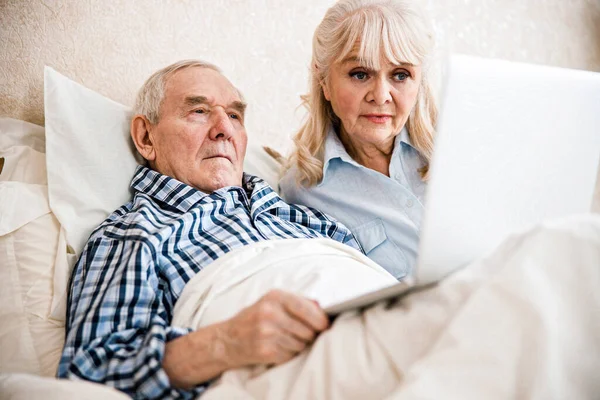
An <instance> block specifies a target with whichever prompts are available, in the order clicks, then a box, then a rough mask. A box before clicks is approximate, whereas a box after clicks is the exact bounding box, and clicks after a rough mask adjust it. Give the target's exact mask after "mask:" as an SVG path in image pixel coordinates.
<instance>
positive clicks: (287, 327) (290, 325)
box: [278, 309, 316, 343]
mask: <svg viewBox="0 0 600 400" xmlns="http://www.w3.org/2000/svg"><path fill="white" fill-rule="evenodd" d="M278 324H279V327H280V329H282V330H283V331H285V332H287V333H288V334H291V335H293V336H294V337H295V338H297V339H298V340H301V341H303V342H304V343H310V342H312V341H313V340H314V339H315V336H316V332H315V330H314V329H313V328H312V327H311V326H307V325H306V324H305V323H304V322H302V321H299V320H297V319H296V318H295V317H294V316H292V315H291V314H289V313H288V312H287V310H285V309H282V310H281V317H280V319H279V322H278Z"/></svg>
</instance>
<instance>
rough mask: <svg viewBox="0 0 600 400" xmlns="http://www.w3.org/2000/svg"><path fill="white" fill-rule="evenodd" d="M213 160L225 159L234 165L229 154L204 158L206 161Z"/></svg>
mask: <svg viewBox="0 0 600 400" xmlns="http://www.w3.org/2000/svg"><path fill="white" fill-rule="evenodd" d="M212 158H224V159H226V160H228V161H229V162H230V163H233V162H232V161H231V157H230V156H228V155H227V154H214V155H212V156H210V157H206V158H204V159H205V160H210V159H212Z"/></svg>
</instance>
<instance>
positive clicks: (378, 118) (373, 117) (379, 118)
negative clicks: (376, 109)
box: [363, 114, 392, 124]
mask: <svg viewBox="0 0 600 400" xmlns="http://www.w3.org/2000/svg"><path fill="white" fill-rule="evenodd" d="M363 117H365V118H366V119H368V120H369V121H371V122H372V123H374V124H385V123H387V122H388V121H389V120H391V119H392V116H391V115H389V114H364V115H363Z"/></svg>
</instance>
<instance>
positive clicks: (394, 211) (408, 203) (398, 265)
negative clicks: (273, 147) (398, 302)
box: [279, 128, 426, 279]
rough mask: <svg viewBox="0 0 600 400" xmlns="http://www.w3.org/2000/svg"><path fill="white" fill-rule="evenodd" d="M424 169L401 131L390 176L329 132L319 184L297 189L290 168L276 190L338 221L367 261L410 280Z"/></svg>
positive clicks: (297, 186) (416, 247)
mask: <svg viewBox="0 0 600 400" xmlns="http://www.w3.org/2000/svg"><path fill="white" fill-rule="evenodd" d="M423 165H424V160H423V159H422V157H421V156H420V155H419V154H418V152H417V150H416V149H415V148H414V147H413V146H412V145H411V142H410V138H409V137H408V132H407V131H406V128H404V129H403V130H402V132H401V133H400V134H399V135H398V136H396V139H395V141H394V149H393V152H392V159H391V162H390V169H389V172H390V176H389V177H387V176H385V175H383V174H381V173H379V172H377V171H374V170H371V169H369V168H366V167H364V166H362V165H360V164H358V163H357V162H356V161H354V160H353V159H352V158H351V157H350V156H349V155H348V152H347V151H346V149H345V148H344V145H343V144H342V142H341V141H340V139H339V138H338V136H337V134H336V133H335V131H334V130H333V128H332V129H330V131H329V133H328V135H327V138H326V141H325V150H324V165H323V180H322V181H321V183H319V184H317V185H316V186H313V187H311V188H306V187H303V186H300V185H298V184H297V183H296V180H295V176H296V169H295V168H292V169H290V170H289V171H287V173H286V174H285V175H284V176H283V177H282V179H281V180H280V182H279V190H280V194H281V195H282V197H283V198H284V199H285V201H287V202H288V203H298V204H303V205H307V206H310V207H314V208H316V209H318V210H321V211H323V212H325V213H327V214H329V215H331V216H333V217H335V218H336V219H338V220H339V221H341V222H342V223H343V224H344V225H346V226H347V227H348V228H350V230H351V231H352V232H353V233H354V235H355V236H356V238H357V239H358V241H359V242H360V244H361V245H362V247H363V249H364V251H365V253H366V254H367V256H368V257H369V258H371V259H372V260H373V261H375V262H377V263H378V264H379V265H381V266H382V267H384V268H385V269H386V270H387V271H389V272H390V273H391V274H392V275H393V276H394V277H396V278H397V279H402V278H406V277H410V276H411V273H412V269H413V268H414V266H415V263H416V258H417V250H418V242H419V230H420V227H421V216H422V214H423V204H424V200H425V188H426V184H425V183H424V182H423V181H422V180H421V177H420V174H419V172H418V169H419V168H421V167H422V166H423Z"/></svg>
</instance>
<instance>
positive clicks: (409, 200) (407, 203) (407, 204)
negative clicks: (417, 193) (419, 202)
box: [406, 199, 414, 208]
mask: <svg viewBox="0 0 600 400" xmlns="http://www.w3.org/2000/svg"><path fill="white" fill-rule="evenodd" d="M413 204H414V203H413V201H412V199H408V200H407V201H406V207H408V208H410V207H412V206H413Z"/></svg>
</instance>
